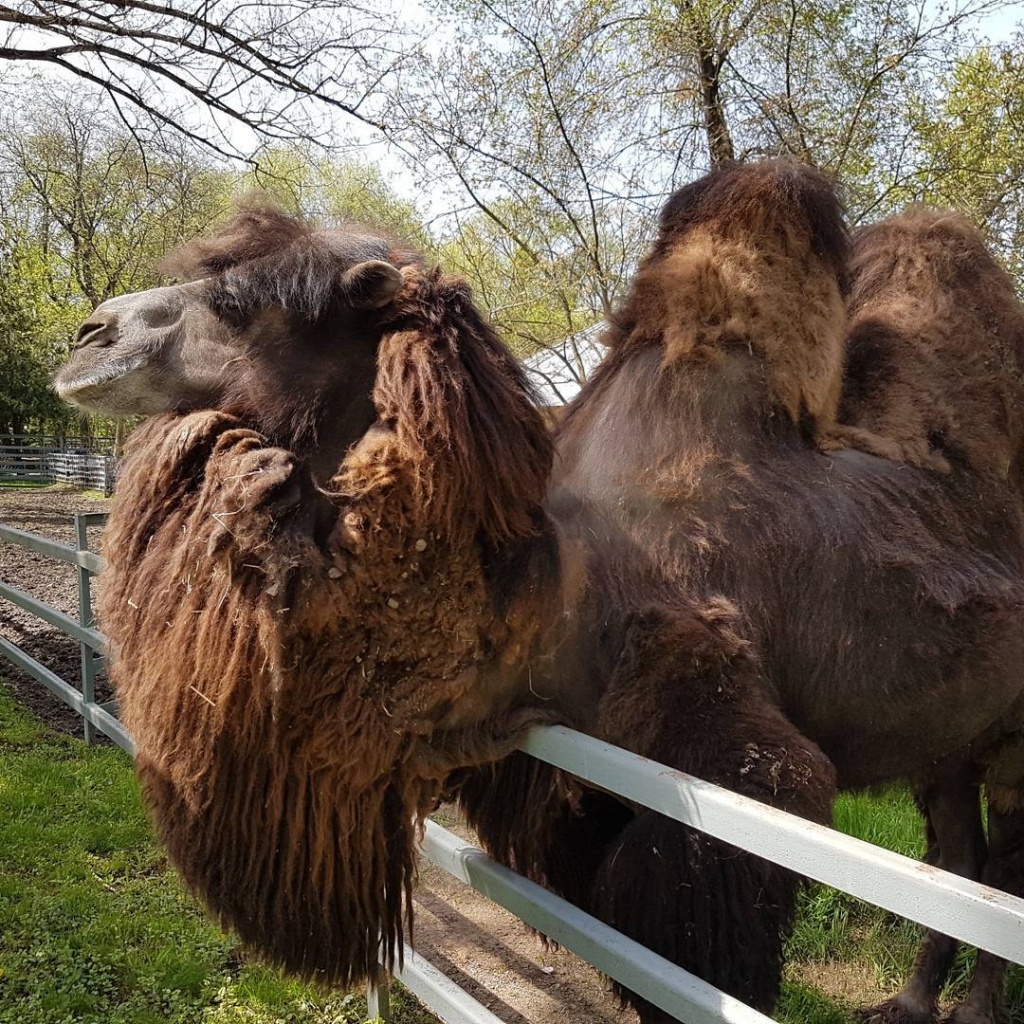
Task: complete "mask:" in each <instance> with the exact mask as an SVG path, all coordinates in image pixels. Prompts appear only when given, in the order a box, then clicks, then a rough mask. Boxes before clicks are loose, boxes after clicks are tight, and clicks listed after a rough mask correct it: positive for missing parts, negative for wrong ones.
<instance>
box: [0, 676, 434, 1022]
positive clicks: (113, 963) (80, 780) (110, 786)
mask: <svg viewBox="0 0 1024 1024" xmlns="http://www.w3.org/2000/svg"><path fill="white" fill-rule="evenodd" d="M395 988H396V989H398V986H395ZM392 1008H393V1010H394V1011H395V1012H394V1017H395V1020H396V1021H398V1022H400V1024H434V1022H435V1019H434V1018H433V1017H432V1016H431V1015H429V1014H428V1013H426V1012H425V1011H424V1010H422V1008H420V1007H419V1005H418V1004H417V1003H416V1002H415V1001H414V1000H413V999H412V998H411V997H410V996H408V994H406V993H404V992H402V991H400V990H398V991H395V992H393V994H392ZM365 1017H366V1003H365V1000H364V999H362V998H361V997H359V996H353V995H337V994H325V993H321V992H317V991H315V990H314V989H312V988H310V987H309V986H306V985H303V984H300V983H298V982H295V981H291V980H289V979H286V978H284V977H283V976H282V975H280V974H279V973H278V972H276V971H272V970H270V969H268V968H266V967H264V966H262V965H260V964H258V963H255V962H253V961H251V960H249V959H248V958H247V957H246V956H245V955H244V954H243V953H242V952H241V951H240V950H239V948H238V947H237V945H236V943H234V942H233V941H232V940H231V939H230V938H226V937H224V936H223V935H222V934H221V933H220V932H219V930H218V929H217V928H216V927H214V926H213V925H212V924H211V923H210V922H209V921H207V920H206V919H205V918H204V917H203V915H202V913H201V912H200V910H199V909H198V908H197V906H196V904H195V901H194V900H193V899H192V898H191V897H190V896H188V895H187V894H186V893H185V892H184V891H183V890H182V888H181V886H180V884H179V883H178V880H177V878H176V876H175V875H174V873H173V872H172V871H171V870H170V869H169V868H168V866H167V863H166V861H165V860H164V858H163V856H162V854H161V853H160V851H159V849H158V848H157V847H156V845H155V843H154V841H153V837H152V834H151V832H150V829H149V826H148V824H147V822H146V819H145V816H144V814H143V811H142V808H141V806H140V802H139V794H138V791H137V788H136V785H135V778H134V774H133V772H132V768H131V762H130V760H129V758H128V756H127V755H126V754H125V753H124V752H123V751H120V750H115V749H110V748H106V747H102V748H101V747H87V746H85V744H84V743H82V742H81V741H79V740H75V739H71V738H68V737H63V736H56V735H54V734H53V733H50V732H47V731H46V730H45V729H43V728H42V726H41V725H40V724H39V723H38V721H37V720H36V719H35V718H33V717H32V716H31V715H30V714H29V713H28V712H26V711H24V710H22V709H21V708H19V707H18V706H16V705H15V704H14V703H13V702H12V701H11V700H10V698H9V697H8V696H7V694H6V693H5V692H4V691H3V690H0V1024H72V1022H73V1024H94V1022H95V1024H101V1022H102V1024H242V1022H244V1024H358V1022H361V1021H363V1020H365Z"/></svg>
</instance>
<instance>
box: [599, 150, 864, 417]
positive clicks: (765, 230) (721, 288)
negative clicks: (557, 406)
mask: <svg viewBox="0 0 1024 1024" xmlns="http://www.w3.org/2000/svg"><path fill="white" fill-rule="evenodd" d="M848 257H849V237H848V233H847V229H846V225H845V222H844V219H843V207H842V203H841V202H840V199H839V197H838V195H837V193H836V190H835V188H834V186H833V183H832V182H831V180H830V179H829V178H828V176H827V175H825V174H823V173H822V172H820V171H818V170H815V169H814V168H811V167H806V166H802V165H800V164H796V163H792V162H790V161H785V160H769V161H765V162H764V163H758V164H744V165H736V166H732V167H726V168H722V169H718V170H715V171H713V172H712V173H711V174H709V175H707V176H705V177H704V178H701V179H700V180H699V181H696V182H693V183H692V184H690V185H687V186H685V187H684V188H682V189H680V190H679V191H678V192H676V193H675V194H674V195H673V196H672V197H671V198H670V199H669V200H668V203H667V204H666V206H665V208H664V211H663V212H662V215H661V221H660V230H659V234H658V238H657V240H656V241H655V243H654V245H653V247H652V249H651V252H650V254H649V255H648V256H647V257H646V259H645V260H644V262H643V264H642V265H641V266H640V268H639V270H638V271H637V274H636V276H635V277H634V279H633V282H632V286H631V289H630V293H629V295H628V297H627V299H626V301H625V303H624V305H623V307H622V309H621V310H620V311H619V312H618V313H617V314H616V315H615V316H614V317H613V318H612V321H613V326H612V327H611V328H610V330H609V331H608V333H607V335H606V340H607V341H608V343H609V345H610V347H611V349H612V356H611V358H610V359H609V360H606V364H607V366H606V368H605V369H604V370H603V371H602V376H604V377H608V376H610V375H611V374H613V373H615V372H616V367H618V366H620V365H621V364H622V363H624V362H626V361H628V360H629V359H631V358H632V356H633V354H635V353H637V352H639V351H643V350H645V349H647V350H649V349H660V350H661V354H662V360H661V362H662V374H663V375H665V376H668V377H673V378H674V379H676V380H680V379H682V378H685V377H687V376H688V375H689V376H693V374H694V372H698V373H699V372H709V371H710V372H713V373H715V374H716V387H718V388H719V389H720V390H721V391H722V394H723V396H724V400H725V401H733V400H734V399H736V400H737V401H739V402H741V403H742V404H744V405H745V406H747V407H749V408H751V409H755V410H756V412H755V415H757V416H759V417H761V418H763V419H764V420H766V421H772V422H777V420H778V417H777V415H776V414H777V413H778V412H779V411H780V410H781V411H783V412H784V413H785V414H786V415H787V416H788V418H789V420H790V421H791V422H792V424H794V425H797V426H799V428H800V430H801V431H804V430H805V429H806V428H808V427H809V428H810V431H809V432H810V433H811V434H813V435H815V436H820V435H822V434H823V433H825V432H827V430H828V429H829V428H830V427H831V426H832V425H833V424H834V422H835V419H836V414H837V411H838V404H839V394H840V390H841V386H842V368H843V343H844V342H843V338H844V323H845V305H844V293H845V286H846V273H847V265H848ZM755 364H756V365H755ZM600 386H601V384H600V383H598V384H597V387H598V388H600Z"/></svg>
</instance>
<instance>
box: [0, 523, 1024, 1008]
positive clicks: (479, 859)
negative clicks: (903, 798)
mask: <svg viewBox="0 0 1024 1024" xmlns="http://www.w3.org/2000/svg"><path fill="white" fill-rule="evenodd" d="M102 520H103V515H102V514H100V513H89V514H83V515H79V516H76V521H75V531H76V540H77V548H72V547H70V546H69V545H65V544H59V543H57V542H54V541H50V540H47V539H46V538H43V537H38V536H36V535H34V534H30V533H26V532H25V531H22V530H16V529H14V528H12V527H8V526H3V525H0V542H7V543H15V544H20V545H21V546H23V547H26V548H29V549H30V550H33V551H37V552H40V553H43V554H46V555H49V556H51V557H54V558H59V559H61V560H62V561H64V562H66V563H68V564H69V565H72V566H75V567H76V569H77V572H78V577H79V595H80V598H79V616H78V619H77V620H75V619H73V618H71V617H70V616H67V615H65V614H64V613H62V612H60V611H58V610H56V609H54V608H51V607H49V606H47V605H45V604H43V603H42V602H40V601H37V600H36V599H35V598H32V597H31V596H30V595H27V594H25V593H24V592H22V591H19V590H16V589H15V588H13V587H11V586H8V585H7V584H4V583H2V582H0V598H3V599H6V600H9V601H12V602H13V603H15V604H17V605H18V606H19V607H21V608H23V609H25V610H26V611H29V612H31V613H32V614H34V615H37V616H38V617H40V618H41V619H43V620H44V621H46V622H49V623H50V624H51V625H55V626H57V628H59V629H62V630H64V631H65V632H66V633H68V634H69V635H71V636H73V637H75V638H76V639H77V640H79V642H80V643H81V645H82V677H81V680H80V685H79V686H78V687H75V686H72V685H71V684H70V683H69V682H67V681H65V680H62V679H59V678H58V677H57V676H56V675H55V674H54V673H52V672H50V670H49V669H46V668H45V666H43V665H41V664H40V663H39V662H38V661H36V660H35V659H33V658H30V657H29V656H28V655H26V654H25V653H24V652H22V651H20V650H19V649H18V648H17V647H15V646H14V645H13V644H11V643H9V642H8V641H6V640H3V639H0V654H4V655H6V656H7V657H8V658H9V659H10V660H12V661H13V662H14V663H15V664H17V665H19V666H20V667H21V668H23V669H24V670H25V671H27V672H29V674H30V675H33V676H34V677H35V678H36V679H38V680H39V681H40V682H41V683H42V684H43V685H44V686H47V687H48V688H49V689H50V690H51V691H52V692H53V693H55V694H56V695H57V696H58V697H59V698H60V699H61V700H64V701H65V702H66V703H67V704H69V705H70V706H71V707H73V708H74V709H75V710H76V711H78V712H79V714H81V715H82V717H83V719H84V721H85V736H86V740H87V741H90V742H91V741H92V739H94V737H95V730H99V731H101V732H103V733H105V734H106V735H107V736H109V737H110V738H111V739H113V740H114V742H115V743H118V744H119V745H120V746H122V747H124V748H125V749H126V750H128V751H129V752H133V745H132V741H131V738H130V737H129V736H128V734H127V733H126V732H125V730H124V729H123V727H122V726H121V724H120V723H119V722H118V721H117V718H116V707H115V706H114V704H113V702H110V703H107V704H97V703H96V701H95V689H94V688H95V679H96V672H97V670H98V667H99V663H100V658H101V657H102V653H101V652H102V644H103V637H102V636H101V635H100V634H99V633H98V632H97V631H96V630H95V629H93V628H92V625H93V624H92V606H91V598H90V582H91V578H92V576H93V575H94V574H95V573H96V572H98V571H99V569H100V568H101V565H102V560H101V559H100V558H99V556H98V555H96V554H95V553H93V552H90V551H89V550H88V528H89V527H90V526H95V525H99V524H100V523H101V522H102ZM522 750H523V751H524V752H525V753H527V754H530V755H531V756H533V757H537V758H539V759H541V760H544V761H547V762H548V763H550V764H552V765H555V766H556V767H559V768H562V769H564V770H565V771H568V772H570V773H572V774H573V775H576V776H578V777H579V778H582V779H585V780H588V781H590V782H592V783H594V784H595V785H596V786H599V787H600V788H602V789H604V790H606V791H609V792H614V793H618V794H619V795H621V796H624V797H626V798H627V799H629V800H631V801H634V802H636V803H639V804H642V805H643V806H646V807H649V808H651V809H652V810H655V811H657V812H658V813H660V814H664V815H666V816H668V817H671V818H674V819H675V820H677V821H680V822H683V823H684V824H686V825H689V826H691V827H693V828H696V829H699V830H701V831H703V832H707V833H709V834H710V835H713V836H715V837H717V838H718V839H721V840H723V841H725V842H728V843H731V844H732V845H734V846H738V847H740V848H742V849H744V850H749V851H750V852H752V853H754V854H757V855H758V856H761V857H764V858H766V859H767V860H771V861H774V862H775V863H778V864H781V865H783V866H785V867H787V868H790V869H792V870H794V871H796V872H798V873H800V874H803V875H806V876H808V877H809V878H812V879H815V880H817V881H820V882H824V883H826V884H828V885H831V886H834V887H835V888H837V889H841V890H843V891H844V892H848V893H850V894H852V895H854V896H857V897H859V898H860V899H863V900H866V901H867V902H869V903H873V904H875V905H876V906H879V907H882V908H884V909H886V910H889V911H892V912H893V913H896V914H900V915H902V916H903V917H907V918H909V919H911V920H913V921H917V922H919V923H920V924H924V925H926V926H928V927H930V928H936V929H938V930H940V931H942V932H944V933H945V934H947V935H952V936H954V937H956V938H958V939H962V940H963V941H965V942H969V943H971V944H972V945H974V946H978V947H980V948H982V949H987V950H990V951H991V952H993V953H996V954H998V955H1000V956H1002V957H1005V958H1006V959H1008V960H1010V961H1012V962H1014V963H1018V964H1020V963H1024V899H1019V898H1018V897H1015V896H1011V895H1009V894H1007V893H1003V892H999V891H998V890H995V889H992V888H990V887H988V886H985V885H981V884H979V883H977V882H971V881H968V880H967V879H964V878H961V877H960V876H958V875H953V874H950V873H948V872H945V871H941V870H939V869H937V868H933V867H930V866H928V865H925V864H922V863H920V862H917V861H913V860H910V859H909V858H907V857H902V856H900V855H899V854H895V853H891V852H890V851H888V850H883V849H880V848H878V847H875V846H872V845H871V844H870V843H865V842H862V841H861V840H858V839H854V838H852V837H850V836H846V835H843V834H842V833H839V832H836V831H834V830H833V829H830V828H825V827H823V826H821V825H816V824H814V823H812V822H808V821H805V820H803V819H802V818H797V817H794V816H793V815H790V814H787V813H785V812H783V811H780V810H778V809H776V808H772V807H767V806H765V805H764V804H761V803H758V802H757V801H755V800H751V799H749V798H748V797H744V796H740V795H739V794H736V793H733V792H730V791H729V790H726V789H722V788H720V787H718V786H713V785H711V784H709V783H706V782H703V781H701V780H699V779H695V778H693V777H691V776H687V775H685V774H683V773H682V772H678V771H676V770H675V769H672V768H669V767H668V766H666V765H662V764H658V763H656V762H654V761H650V760H649V759H647V758H644V757H640V756H638V755H636V754H632V753H630V752H629V751H625V750H621V749H619V748H617V747H613V746H611V745H610V744H607V743H604V742H602V741H600V740H596V739H594V738H593V737H590V736H586V735H584V734H582V733H578V732H575V731H573V730H571V729H566V728H564V727H561V726H550V727H544V728H536V729H534V730H532V731H531V733H530V734H529V735H528V736H527V738H526V740H525V741H524V743H523V744H522ZM422 853H423V856H424V857H425V859H427V860H429V861H430V862H432V863H434V864H436V865H437V866H439V867H441V868H442V869H444V870H445V871H447V872H448V873H449V874H451V875H452V876H453V877H455V878H457V879H459V880H461V881H463V882H465V883H467V884H468V885H470V886H472V887H473V888H474V889H476V890H477V891H478V892H481V893H483V894H484V895H485V896H487V897H488V898H490V899H492V900H493V901H494V902H496V903H498V904H499V905H501V906H503V907H505V908H506V909H508V910H510V911H511V912H512V913H514V914H515V915H516V916H518V917H520V918H521V919H522V920H523V921H525V922H526V923H528V924H529V925H531V926H532V927H534V928H536V929H537V930H538V931H540V932H541V933H543V934H544V935H546V936H548V937H549V938H551V939H553V940H554V941H556V942H558V943H559V944H560V945H562V946H565V947H566V948H568V949H571V950H573V951H574V952H576V953H577V954H579V955H580V956H581V957H582V958H583V959H584V960H587V961H588V962H590V963H591V964H593V965H594V966H595V967H597V968H598V969H599V970H601V971H603V972H604V973H605V974H607V975H609V976H610V977H612V978H614V979H615V980H616V981H618V982H620V983H621V984H623V985H625V986H627V987H628V988H630V989H632V990H633V991H635V992H637V993H639V994H640V995H642V996H643V997H644V998H645V999H647V1000H649V1001H650V1002H652V1003H654V1004H655V1005H657V1006H659V1007H661V1008H662V1009H663V1010H665V1011H666V1012H667V1013H669V1014H672V1015H673V1016H675V1017H676V1018H677V1019H679V1020H681V1021H686V1022H688V1024H720V1022H725V1024H772V1022H771V1018H769V1017H767V1016H765V1015H764V1014H762V1013H759V1012H758V1011H756V1010H754V1009H752V1008H751V1007H749V1006H746V1005H745V1004H743V1003H742V1002H740V1001H739V1000H737V999H735V998H733V997H732V996H729V995H727V994H725V993H724V992H721V991H719V990H717V989H715V988H713V987H712V986H711V985H709V984H708V983H707V982H704V981H702V980H701V979H699V978H697V977H695V976H694V975H692V974H690V973H688V972H687V971H685V970H683V969H682V968H681V967H679V966H677V965H676V964H674V963H672V962H670V961H668V960H666V959H664V958H663V957H661V956H659V955H658V954H656V953H654V952H652V951H651V950H649V949H645V948H644V947H643V946H641V945H639V944H638V943H637V942H635V941H633V940H632V939H630V938H628V937H627V936H625V935H622V934H620V933H618V932H616V931H614V930H613V929H612V928H610V927H609V926H608V925H606V924H604V923H603V922H601V921H598V920H597V919H595V918H593V917H591V916H590V915H588V914H586V913H584V912H583V911H581V910H579V909H578V908H577V907H575V906H573V905H572V904H570V903H567V902H566V901H565V900H562V899H560V898H559V897H557V896H554V895H553V894H552V893H550V892H548V891H547V890H545V889H543V888H541V887H540V886H538V885H536V884H535V883H533V882H531V881H529V880H528V879H525V878H523V877H521V876H520V875H517V874H516V873H515V872H513V871H511V870H510V869H509V868H507V867H505V866H503V865H501V864H499V863H497V862H496V861H494V860H492V859H491V858H490V857H488V856H487V855H486V854H485V853H484V852H483V851H482V850H480V849H478V848H477V847H475V846H473V845H472V844H471V843H467V842H465V841H464V840H462V839H460V838H458V837H457V836H455V835H454V834H453V833H451V832H448V831H447V830H445V829H443V828H441V826H439V825H437V824H436V823H434V822H428V823H427V825H426V830H425V835H424V841H423V846H422ZM395 973H396V975H397V977H398V978H399V979H400V980H401V981H402V983H403V984H404V985H405V986H406V987H407V988H409V989H410V991H412V992H413V993H414V994H415V995H416V996H417V997H418V998H419V999H420V1000H421V1002H423V1003H424V1004H425V1005H426V1006H427V1007H428V1008H430V1009H431V1010H432V1011H433V1012H435V1013H437V1014H438V1015H439V1016H441V1018H442V1019H443V1020H445V1021H448V1022H450V1024H496V1022H497V1021H498V1020H499V1018H498V1017H496V1016H495V1015H494V1014H493V1013H492V1012H491V1011H489V1010H488V1009H486V1007H484V1006H483V1005H482V1004H480V1003H479V1002H478V1001H476V1000H475V999H473V998H472V997H471V996H470V995H469V994H468V993H466V992H465V991H463V990H462V989H461V988H459V987H458V986H457V985H456V984H455V983H454V982H452V981H451V980H450V979H448V978H446V977H445V976H444V975H443V974H442V973H441V972H440V971H438V969H437V968H436V967H434V966H433V965H432V964H430V963H429V962H428V961H426V960H424V959H423V958H422V957H420V956H418V955H417V954H416V953H415V952H413V951H410V952H409V953H407V955H406V957H405V961H404V963H403V964H401V965H400V966H398V967H397V968H396V971H395ZM369 1007H370V1013H371V1015H376V1014H379V1015H380V1016H382V1017H383V1018H384V1019H387V1016H388V995H387V988H386V986H381V987H378V988H374V989H371V990H370V992H369Z"/></svg>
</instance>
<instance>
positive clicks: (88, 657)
mask: <svg viewBox="0 0 1024 1024" xmlns="http://www.w3.org/2000/svg"><path fill="white" fill-rule="evenodd" d="M87 523H88V520H87V519H86V517H85V516H84V515H82V514H81V513H80V512H79V513H76V514H75V546H76V547H77V548H78V550H79V551H88V550H89V532H88V525H87ZM91 576H92V573H91V572H89V570H88V569H86V568H85V566H83V565H80V566H78V621H79V622H81V624H82V625H83V626H91V625H92V624H93V618H92V593H91V591H90V587H89V579H90V577H91ZM80 646H81V648H82V700H84V701H85V702H86V704H95V703H96V655H95V653H94V652H93V649H92V648H91V647H90V646H89V645H88V644H87V643H85V641H82V643H81V645H80ZM84 726H85V742H86V743H94V742H95V740H96V726H95V725H93V724H92V722H90V721H89V719H85V720H84Z"/></svg>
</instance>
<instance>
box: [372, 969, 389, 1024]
mask: <svg viewBox="0 0 1024 1024" xmlns="http://www.w3.org/2000/svg"><path fill="white" fill-rule="evenodd" d="M366 1016H367V1017H369V1018H370V1020H373V1019H374V1017H379V1018H380V1019H381V1020H382V1021H385V1022H386V1021H389V1020H391V988H390V982H389V979H388V976H387V975H386V974H384V973H383V972H382V973H381V976H380V978H379V979H378V980H377V981H376V982H370V984H369V985H367V986H366Z"/></svg>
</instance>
